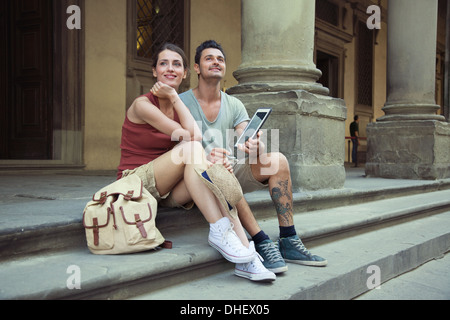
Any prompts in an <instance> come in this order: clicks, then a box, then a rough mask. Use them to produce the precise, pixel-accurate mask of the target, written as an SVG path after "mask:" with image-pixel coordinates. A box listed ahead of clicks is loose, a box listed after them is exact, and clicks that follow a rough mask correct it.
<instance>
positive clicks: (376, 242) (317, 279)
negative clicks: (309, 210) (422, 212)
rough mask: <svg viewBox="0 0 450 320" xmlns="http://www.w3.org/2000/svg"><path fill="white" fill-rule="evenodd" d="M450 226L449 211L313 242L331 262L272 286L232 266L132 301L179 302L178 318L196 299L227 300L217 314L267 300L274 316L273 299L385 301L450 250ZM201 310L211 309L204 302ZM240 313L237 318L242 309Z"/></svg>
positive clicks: (294, 270) (292, 269)
mask: <svg viewBox="0 0 450 320" xmlns="http://www.w3.org/2000/svg"><path fill="white" fill-rule="evenodd" d="M449 225H450V211H447V212H444V213H440V214H436V215H427V216H421V217H420V218H419V219H409V220H408V221H406V222H405V221H403V222H401V223H394V224H392V225H389V226H384V227H380V226H378V227H376V228H368V229H366V230H360V231H355V232H351V233H347V234H345V236H334V237H329V238H327V239H326V241H316V242H314V241H313V242H310V243H309V244H308V245H309V247H310V249H312V251H313V252H315V253H318V254H320V255H323V256H324V257H327V259H328V262H329V263H328V265H327V266H326V267H322V268H315V267H307V266H301V265H296V264H292V263H288V268H289V270H288V271H287V272H285V273H283V274H281V275H278V276H277V279H276V281H274V282H272V283H257V282H252V281H249V280H247V279H243V278H239V277H237V276H235V275H234V266H232V265H230V267H229V268H228V269H227V270H225V271H222V272H219V273H217V274H212V275H209V276H205V277H203V278H201V279H195V280H190V281H187V282H185V283H182V284H177V285H172V286H170V287H167V288H162V289H159V290H155V291H150V292H148V293H146V294H141V295H137V296H134V297H132V298H130V299H132V300H149V301H159V300H178V301H180V302H178V304H177V305H176V306H177V309H172V310H171V312H172V313H171V314H173V315H174V316H175V315H176V314H181V313H182V312H185V310H183V309H182V308H185V307H187V306H188V303H190V304H191V305H198V303H197V304H196V303H195V300H208V301H211V300H213V301H221V300H226V301H227V302H224V303H223V304H222V305H221V304H220V303H217V302H216V303H214V304H213V305H214V306H216V307H217V308H216V309H217V310H216V312H217V313H218V314H228V315H229V314H231V315H234V313H233V311H230V310H233V309H232V307H230V306H233V305H237V306H240V305H244V304H248V302H246V301H255V300H256V301H264V302H263V303H262V302H261V303H258V302H256V304H261V305H267V308H268V310H269V311H270V309H271V307H272V305H271V301H273V300H350V299H354V298H357V297H359V296H360V295H361V294H364V293H367V292H369V291H371V290H380V294H381V296H382V293H381V291H382V290H383V285H384V283H385V282H387V281H389V280H391V279H394V278H396V277H398V276H400V275H402V274H404V273H407V272H409V271H411V270H413V269H415V268H417V267H419V266H421V265H423V264H425V263H427V262H428V261H431V260H433V259H435V258H440V257H442V256H443V255H444V254H446V253H448V252H449V251H450V230H449V228H448V226H449ZM442 280H445V278H444V279H442ZM414 290H416V291H418V290H421V288H414ZM422 290H423V287H422ZM424 294H426V293H425V292H422V293H420V292H416V293H415V296H416V297H421V298H420V299H424V298H426V297H424V296H423V295H424ZM379 296H380V295H379ZM186 300H187V301H188V302H185V303H184V304H183V303H182V302H181V301H186ZM230 300H231V302H230ZM225 304H227V307H225V306H224V305H225ZM200 305H203V306H205V305H208V304H205V302H204V301H203V302H200ZM277 306H278V304H276V305H275V307H277ZM290 306H292V305H290ZM272 311H273V310H272ZM236 312H238V314H239V312H242V310H241V309H237V311H236Z"/></svg>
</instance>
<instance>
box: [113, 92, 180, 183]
mask: <svg viewBox="0 0 450 320" xmlns="http://www.w3.org/2000/svg"><path fill="white" fill-rule="evenodd" d="M142 97H146V98H148V99H149V100H150V102H151V103H152V104H154V105H155V106H156V107H158V108H160V106H159V100H158V98H157V97H155V96H153V94H152V93H148V94H146V95H143V96H142ZM173 120H174V121H176V122H178V123H180V119H179V117H178V114H177V112H176V111H175V110H174V119H173ZM177 143H178V142H177V141H172V139H171V137H170V136H168V135H166V134H164V133H162V132H161V131H158V130H157V129H156V128H154V127H152V126H151V125H149V124H147V123H146V124H136V123H133V122H131V121H130V120H129V119H128V116H125V122H124V124H123V127H122V142H121V144H120V148H121V158H120V165H119V167H118V172H117V177H118V178H119V179H120V178H121V177H122V172H123V171H124V170H132V169H135V168H137V167H140V166H142V165H144V164H147V163H149V162H151V161H153V160H155V159H156V158H158V157H159V156H161V155H163V154H164V153H166V152H168V151H169V150H172V148H173V147H174V146H175V145H176V144H177Z"/></svg>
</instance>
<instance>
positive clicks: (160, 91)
mask: <svg viewBox="0 0 450 320" xmlns="http://www.w3.org/2000/svg"><path fill="white" fill-rule="evenodd" d="M150 92H151V93H152V94H153V95H154V96H155V97H158V98H160V99H170V100H172V99H174V98H176V97H177V96H178V93H177V91H176V90H175V89H174V88H172V87H171V86H168V85H167V84H164V83H162V82H161V81H158V82H157V83H155V85H154V86H153V88H152V89H151V90H150Z"/></svg>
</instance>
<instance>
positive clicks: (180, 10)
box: [126, 0, 190, 107]
mask: <svg viewBox="0 0 450 320" xmlns="http://www.w3.org/2000/svg"><path fill="white" fill-rule="evenodd" d="M127 4H128V6H127V16H128V27H127V39H128V41H127V42H128V45H127V98H126V106H127V107H128V106H130V105H131V104H132V103H133V101H134V99H136V97H138V96H139V95H141V94H145V93H147V92H148V91H149V90H150V89H151V88H152V86H153V85H154V83H155V79H154V77H153V73H152V63H153V61H152V57H153V54H154V52H155V51H156V50H158V49H159V48H160V47H161V46H162V45H163V44H164V43H166V42H170V43H174V44H176V45H178V46H179V47H180V48H182V49H183V50H184V52H185V53H186V55H188V54H189V23H190V21H189V16H190V0H127ZM188 58H189V57H188ZM188 88H189V81H184V82H183V84H182V86H181V88H180V92H183V91H184V90H186V89H188Z"/></svg>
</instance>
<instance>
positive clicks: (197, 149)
mask: <svg viewBox="0 0 450 320" xmlns="http://www.w3.org/2000/svg"><path fill="white" fill-rule="evenodd" d="M180 147H181V152H182V157H183V162H184V164H203V163H204V162H205V160H204V159H205V150H204V149H203V146H202V144H201V142H199V141H188V142H182V143H181V144H180Z"/></svg>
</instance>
